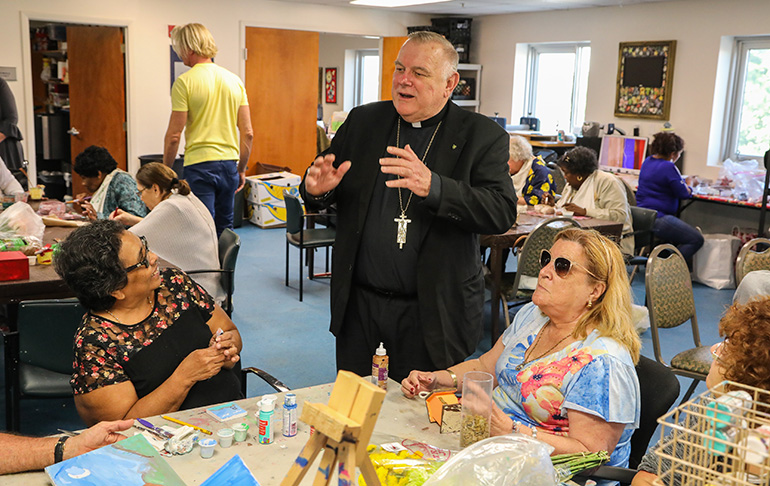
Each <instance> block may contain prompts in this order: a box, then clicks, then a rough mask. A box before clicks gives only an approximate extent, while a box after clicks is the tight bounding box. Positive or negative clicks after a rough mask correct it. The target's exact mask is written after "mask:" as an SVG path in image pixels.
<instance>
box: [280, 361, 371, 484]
mask: <svg viewBox="0 0 770 486" xmlns="http://www.w3.org/2000/svg"><path fill="white" fill-rule="evenodd" d="M383 400H385V390H383V389H381V388H378V387H377V386H375V385H373V384H371V383H369V382H368V381H367V380H365V379H363V378H361V377H360V376H358V375H356V374H354V373H351V372H349V371H340V372H339V373H337V380H336V381H335V382H334V388H333V389H332V393H331V396H330V397H329V404H328V405H323V404H320V403H305V404H304V405H303V407H302V415H301V416H300V420H302V421H303V422H305V423H306V424H308V425H311V426H313V427H314V428H315V432H314V433H313V435H312V436H311V437H310V439H309V440H308V441H307V444H305V447H304V448H303V449H302V452H300V453H299V456H297V459H296V460H295V461H294V464H293V465H292V466H291V469H289V472H288V473H287V474H286V477H285V478H283V481H281V486H297V485H299V483H300V481H302V478H303V477H305V473H307V471H308V470H309V469H310V468H311V467H312V464H313V461H315V458H316V456H318V453H319V452H321V450H322V449H323V450H324V454H323V457H322V458H321V462H320V464H319V465H318V472H317V473H316V476H315V479H314V480H313V486H326V485H328V484H330V482H331V477H332V472H333V471H334V467H335V464H337V463H339V470H338V477H339V486H343V485H344V486H352V485H354V484H355V479H356V478H355V473H356V467H358V468H359V469H361V474H362V475H363V476H364V480H365V481H366V485H367V486H380V481H379V479H378V478H377V474H376V473H375V471H374V466H373V465H372V461H371V460H369V454H367V452H366V447H367V445H368V444H369V439H370V438H371V436H372V431H373V430H374V424H375V423H376V422H377V416H378V415H379V414H380V408H382V402H383Z"/></svg>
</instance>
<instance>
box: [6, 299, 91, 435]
mask: <svg viewBox="0 0 770 486" xmlns="http://www.w3.org/2000/svg"><path fill="white" fill-rule="evenodd" d="M85 313H86V310H85V308H83V306H81V305H80V303H79V302H78V301H77V300H75V299H63V300H35V301H24V302H21V303H20V304H19V309H18V317H17V320H16V329H15V330H14V331H11V332H7V333H3V342H4V344H5V407H6V410H5V417H6V418H5V420H6V427H7V428H8V430H10V431H15V432H18V431H19V428H20V425H21V417H20V409H21V403H20V402H21V400H23V399H26V398H67V397H71V396H72V387H71V386H70V378H71V377H72V360H73V338H74V336H75V332H76V331H77V329H78V327H79V326H80V323H81V322H82V320H83V315H84V314H85Z"/></svg>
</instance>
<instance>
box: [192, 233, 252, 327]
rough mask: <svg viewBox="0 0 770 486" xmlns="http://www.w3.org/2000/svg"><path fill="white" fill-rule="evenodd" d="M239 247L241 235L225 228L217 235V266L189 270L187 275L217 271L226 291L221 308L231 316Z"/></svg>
mask: <svg viewBox="0 0 770 486" xmlns="http://www.w3.org/2000/svg"><path fill="white" fill-rule="evenodd" d="M240 249H241V237H240V236H238V234H237V233H236V232H235V231H233V230H231V229H230V228H225V230H224V231H223V232H222V234H221V235H219V267H220V268H216V269H210V270H191V271H189V272H187V274H188V275H192V274H197V273H219V274H220V277H219V278H220V283H221V285H222V288H223V289H224V290H225V292H226V293H227V297H225V301H224V302H223V303H222V309H223V310H224V311H225V312H227V315H228V316H230V317H232V316H233V292H235V264H236V262H237V261H238V252H239V251H240Z"/></svg>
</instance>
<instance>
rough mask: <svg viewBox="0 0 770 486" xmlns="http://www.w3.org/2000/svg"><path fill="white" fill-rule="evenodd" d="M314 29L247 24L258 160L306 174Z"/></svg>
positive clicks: (311, 137) (314, 108)
mask: <svg viewBox="0 0 770 486" xmlns="http://www.w3.org/2000/svg"><path fill="white" fill-rule="evenodd" d="M318 38H319V35H318V32H306V31H296V30H283V29H265V28H258V27H247V28H246V49H247V53H248V57H247V59H246V79H245V84H246V93H247V95H248V97H249V106H250V110H251V124H252V125H253V127H254V143H253V145H252V150H251V157H249V170H248V173H249V174H254V173H255V171H254V167H255V166H256V163H257V162H262V163H263V164H274V165H281V166H286V167H291V171H292V172H293V173H295V174H304V173H305V169H307V167H308V166H309V165H310V163H311V162H312V161H313V158H315V154H316V128H315V125H316V118H317V113H318V105H317V102H316V100H317V99H318V84H317V77H318Z"/></svg>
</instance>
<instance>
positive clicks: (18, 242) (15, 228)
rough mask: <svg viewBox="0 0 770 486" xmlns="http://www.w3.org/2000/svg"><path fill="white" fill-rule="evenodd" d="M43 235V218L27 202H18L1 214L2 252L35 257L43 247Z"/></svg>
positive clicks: (0, 239)
mask: <svg viewBox="0 0 770 486" xmlns="http://www.w3.org/2000/svg"><path fill="white" fill-rule="evenodd" d="M43 233H45V224H43V218H41V217H40V216H38V215H37V214H35V211H34V210H33V209H32V207H30V205H29V204H27V203H25V202H17V203H15V204H14V205H13V206H11V207H9V208H8V209H6V210H5V211H3V212H2V213H0V251H23V252H24V254H25V255H33V254H34V253H35V252H36V251H37V250H39V249H40V248H42V247H43V244H42V243H43Z"/></svg>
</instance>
